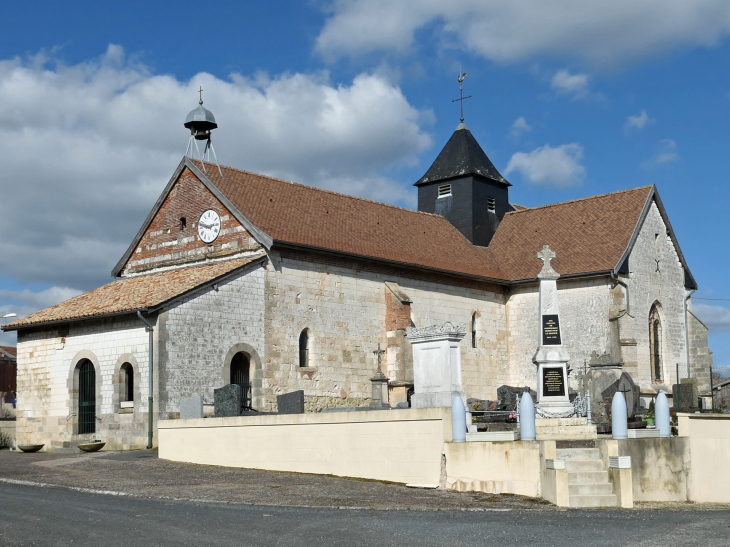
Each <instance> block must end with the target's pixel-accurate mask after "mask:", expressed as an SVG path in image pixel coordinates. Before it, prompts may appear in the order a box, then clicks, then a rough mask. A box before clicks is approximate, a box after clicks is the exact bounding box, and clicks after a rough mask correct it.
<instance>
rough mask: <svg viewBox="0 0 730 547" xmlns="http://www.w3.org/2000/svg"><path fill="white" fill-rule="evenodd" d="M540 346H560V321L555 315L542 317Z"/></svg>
mask: <svg viewBox="0 0 730 547" xmlns="http://www.w3.org/2000/svg"><path fill="white" fill-rule="evenodd" d="M542 345H543V346H559V345H560V320H559V319H558V316H557V315H543V316H542Z"/></svg>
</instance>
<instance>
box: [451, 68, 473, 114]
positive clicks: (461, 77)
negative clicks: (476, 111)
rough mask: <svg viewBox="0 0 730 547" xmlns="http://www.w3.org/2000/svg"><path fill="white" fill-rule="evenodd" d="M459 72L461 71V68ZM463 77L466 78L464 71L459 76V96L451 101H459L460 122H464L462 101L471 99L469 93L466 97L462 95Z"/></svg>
mask: <svg viewBox="0 0 730 547" xmlns="http://www.w3.org/2000/svg"><path fill="white" fill-rule="evenodd" d="M459 72H461V70H460V71H459ZM465 78H466V72H463V73H462V74H461V76H459V98H458V99H454V100H453V101H451V102H452V103H455V102H456V101H459V103H460V105H461V123H464V101H465V100H466V99H471V95H469V96H468V97H464V79H465Z"/></svg>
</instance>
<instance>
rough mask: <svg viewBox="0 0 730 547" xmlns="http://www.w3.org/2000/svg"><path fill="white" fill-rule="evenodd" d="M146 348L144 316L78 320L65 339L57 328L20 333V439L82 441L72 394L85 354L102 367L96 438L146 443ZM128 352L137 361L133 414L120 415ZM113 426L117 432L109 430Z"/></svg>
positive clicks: (59, 445) (60, 442)
mask: <svg viewBox="0 0 730 547" xmlns="http://www.w3.org/2000/svg"><path fill="white" fill-rule="evenodd" d="M147 347H148V335H147V333H146V332H145V330H144V325H142V324H141V322H140V321H139V320H129V319H128V320H112V319H110V320H105V321H88V322H83V323H77V324H75V325H72V326H71V327H70V329H69V331H68V334H67V335H66V336H65V337H64V338H62V337H61V336H60V335H59V332H58V330H48V331H42V332H32V333H25V332H23V331H21V332H19V334H18V405H17V407H18V442H19V443H21V444H22V443H36V442H37V443H44V444H46V445H48V447H49V448H50V447H53V448H62V447H63V442H64V441H71V440H74V439H77V437H78V436H76V435H75V431H76V429H75V428H76V423H77V416H73V415H72V414H73V413H78V408H76V407H75V404H74V402H73V397H72V388H73V371H74V368H75V365H76V364H77V362H78V361H79V360H80V358H83V357H88V358H90V359H91V360H92V361H95V362H96V364H97V365H98V366H97V369H96V371H97V375H96V383H97V407H96V415H97V416H98V417H99V418H101V419H102V421H101V422H100V423H97V434H96V437H99V438H102V439H104V440H106V439H107V437H110V436H111V437H116V441H118V442H119V444H120V447H121V445H122V444H124V445H127V446H129V445H130V444H131V445H135V444H139V443H141V442H142V441H140V440H139V439H138V437H139V431H138V429H139V425H140V424H142V427H143V424H144V422H145V420H146V413H147V389H146V388H147V377H148V353H147ZM82 352H83V354H82ZM125 354H130V355H132V356H133V360H134V361H136V374H135V382H134V384H135V408H134V413H133V414H131V415H119V414H118V412H119V408H118V405H115V404H114V390H115V382H114V376H115V375H116V374H118V372H119V366H120V365H121V363H119V362H118V360H119V358H120V357H122V356H123V355H125ZM92 355H93V356H92ZM111 424H114V425H111ZM120 424H121V425H120ZM110 426H111V429H110ZM112 430H113V431H116V433H110V431H112ZM116 441H115V442H116ZM110 444H111V445H112V446H116V444H114V443H110Z"/></svg>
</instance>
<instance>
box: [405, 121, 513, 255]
mask: <svg viewBox="0 0 730 547" xmlns="http://www.w3.org/2000/svg"><path fill="white" fill-rule="evenodd" d="M414 186H417V187H418V210H419V211H424V212H426V213H435V214H437V215H441V216H443V217H445V218H446V220H448V221H449V222H451V224H453V225H454V226H455V227H456V228H457V229H458V230H459V231H460V232H461V233H462V234H464V237H466V238H467V239H468V240H469V241H471V242H472V243H473V244H474V245H479V246H482V247H487V246H488V245H489V242H490V241H491V240H492V237H494V233H495V232H496V231H497V226H499V223H500V221H501V220H502V217H504V214H505V213H507V212H509V211H512V210H514V209H513V208H512V206H511V205H510V204H509V187H510V186H512V185H511V184H510V183H509V182H507V179H505V178H504V177H503V176H502V175H501V174H500V173H499V171H497V168H496V167H494V165H493V164H492V162H491V161H490V160H489V158H488V157H487V155H486V154H485V153H484V150H482V147H481V146H479V143H478V142H477V141H476V139H475V138H474V137H473V135H472V134H471V131H469V129H468V128H467V127H466V125H464V122H463V121H462V122H461V123H460V124H459V126H458V127H457V128H456V131H454V134H453V135H451V138H450V139H449V142H447V143H446V146H444V148H443V150H441V153H440V154H439V155H438V157H437V158H436V161H434V162H433V164H432V165H431V167H430V168H429V169H428V171H426V174H425V175H423V177H421V179H420V180H419V181H418V182H416V184H415V185H414Z"/></svg>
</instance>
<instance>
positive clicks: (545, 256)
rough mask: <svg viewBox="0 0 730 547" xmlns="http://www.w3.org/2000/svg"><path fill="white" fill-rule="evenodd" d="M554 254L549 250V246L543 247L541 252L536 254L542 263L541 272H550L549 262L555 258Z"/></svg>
mask: <svg viewBox="0 0 730 547" xmlns="http://www.w3.org/2000/svg"><path fill="white" fill-rule="evenodd" d="M555 256H556V255H555V252H554V251H551V250H550V245H543V246H542V251H540V252H539V253H537V258H539V259H541V260H542V262H543V265H542V269H543V270H552V269H553V268H552V266H551V265H550V261H551V260H552V259H553V258H555Z"/></svg>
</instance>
